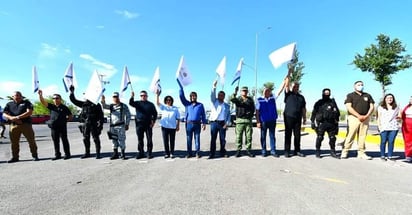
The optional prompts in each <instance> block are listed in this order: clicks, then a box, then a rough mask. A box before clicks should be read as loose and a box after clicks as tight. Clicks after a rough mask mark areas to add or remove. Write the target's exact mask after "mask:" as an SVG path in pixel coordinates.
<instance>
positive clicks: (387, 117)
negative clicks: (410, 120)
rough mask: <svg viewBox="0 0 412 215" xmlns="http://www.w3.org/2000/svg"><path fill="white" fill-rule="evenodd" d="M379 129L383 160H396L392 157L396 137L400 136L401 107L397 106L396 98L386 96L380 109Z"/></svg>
mask: <svg viewBox="0 0 412 215" xmlns="http://www.w3.org/2000/svg"><path fill="white" fill-rule="evenodd" d="M377 113H378V129H379V132H380V136H381V144H380V151H381V159H382V160H384V161H386V159H389V160H394V158H393V157H392V154H393V147H394V143H395V138H396V135H397V134H398V130H399V125H398V121H397V119H398V115H399V107H398V106H397V105H396V101H395V97H394V96H393V95H392V94H390V93H389V94H386V95H385V97H384V98H383V101H382V102H381V103H380V105H379V107H378V112H377ZM386 143H388V157H387V158H386V157H385V149H386Z"/></svg>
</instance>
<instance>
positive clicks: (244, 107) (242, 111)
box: [230, 87, 255, 157]
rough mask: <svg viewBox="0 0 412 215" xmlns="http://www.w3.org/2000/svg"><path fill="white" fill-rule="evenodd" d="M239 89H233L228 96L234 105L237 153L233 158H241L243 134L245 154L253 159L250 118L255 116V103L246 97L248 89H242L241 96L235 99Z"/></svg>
mask: <svg viewBox="0 0 412 215" xmlns="http://www.w3.org/2000/svg"><path fill="white" fill-rule="evenodd" d="M238 91H239V87H236V88H235V92H234V93H233V94H232V95H231V96H230V101H231V102H233V103H234V104H235V105H236V146H237V151H236V154H235V156H236V157H240V156H241V150H242V142H243V133H245V135H246V143H245V146H246V154H247V155H248V156H249V157H254V156H255V155H254V154H253V153H252V151H251V150H252V134H253V127H252V118H253V115H254V114H255V102H254V101H253V99H252V97H250V96H248V92H249V90H248V88H247V87H242V88H241V94H240V96H239V97H237V92H238Z"/></svg>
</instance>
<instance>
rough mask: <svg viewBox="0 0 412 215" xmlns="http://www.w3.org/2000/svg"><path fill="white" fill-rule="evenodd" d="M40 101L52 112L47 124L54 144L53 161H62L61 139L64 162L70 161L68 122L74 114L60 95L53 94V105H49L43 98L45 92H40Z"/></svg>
mask: <svg viewBox="0 0 412 215" xmlns="http://www.w3.org/2000/svg"><path fill="white" fill-rule="evenodd" d="M38 94H39V100H40V102H41V103H42V105H43V106H44V107H46V108H47V109H49V110H50V120H49V121H48V122H47V125H48V126H49V128H50V130H51V136H52V140H53V144H54V155H55V157H54V158H52V160H58V159H61V158H62V156H61V153H60V138H61V139H62V144H63V151H64V160H67V159H70V156H71V155H70V144H69V140H68V138H67V121H71V120H72V118H73V114H72V113H71V112H70V110H69V108H68V107H67V106H66V105H64V104H63V103H62V98H61V96H60V95H59V94H53V104H52V103H48V102H47V101H46V100H44V98H43V91H42V90H39V91H38Z"/></svg>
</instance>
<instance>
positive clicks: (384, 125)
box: [378, 106, 399, 131]
mask: <svg viewBox="0 0 412 215" xmlns="http://www.w3.org/2000/svg"><path fill="white" fill-rule="evenodd" d="M398 114H399V108H398V107H397V108H395V109H388V110H386V109H385V108H383V107H382V106H379V107H378V116H379V122H378V123H379V124H378V125H379V130H380V131H393V130H398V129H399V124H398V121H397V120H396V117H397V116H398Z"/></svg>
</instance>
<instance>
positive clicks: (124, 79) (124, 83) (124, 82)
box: [120, 66, 132, 93]
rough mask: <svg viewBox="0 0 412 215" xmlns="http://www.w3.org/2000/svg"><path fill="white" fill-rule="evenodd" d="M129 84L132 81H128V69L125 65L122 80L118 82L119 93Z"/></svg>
mask: <svg viewBox="0 0 412 215" xmlns="http://www.w3.org/2000/svg"><path fill="white" fill-rule="evenodd" d="M131 84H132V82H131V81H130V76H129V71H128V70H127V66H124V69H123V77H122V82H121V83H120V93H123V92H124V91H126V90H127V87H128V86H129V85H131Z"/></svg>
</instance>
